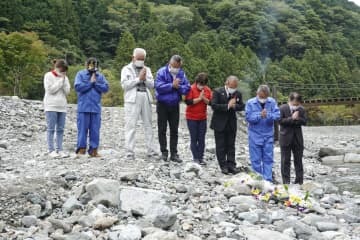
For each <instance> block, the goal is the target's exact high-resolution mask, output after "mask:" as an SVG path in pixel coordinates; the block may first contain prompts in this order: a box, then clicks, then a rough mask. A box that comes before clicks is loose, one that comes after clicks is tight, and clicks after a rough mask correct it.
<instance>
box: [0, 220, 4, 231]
mask: <svg viewBox="0 0 360 240" xmlns="http://www.w3.org/2000/svg"><path fill="white" fill-rule="evenodd" d="M4 230H5V222H4V221H0V233H2V232H4Z"/></svg>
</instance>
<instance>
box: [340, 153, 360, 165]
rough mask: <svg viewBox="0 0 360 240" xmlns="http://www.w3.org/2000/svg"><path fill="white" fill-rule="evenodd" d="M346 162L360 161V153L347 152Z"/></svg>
mask: <svg viewBox="0 0 360 240" xmlns="http://www.w3.org/2000/svg"><path fill="white" fill-rule="evenodd" d="M344 162H345V163H360V154H356V153H347V154H345V157H344Z"/></svg>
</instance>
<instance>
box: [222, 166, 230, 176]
mask: <svg viewBox="0 0 360 240" xmlns="http://www.w3.org/2000/svg"><path fill="white" fill-rule="evenodd" d="M221 172H222V173H223V174H225V175H229V174H230V173H229V170H228V169H227V168H222V169H221Z"/></svg>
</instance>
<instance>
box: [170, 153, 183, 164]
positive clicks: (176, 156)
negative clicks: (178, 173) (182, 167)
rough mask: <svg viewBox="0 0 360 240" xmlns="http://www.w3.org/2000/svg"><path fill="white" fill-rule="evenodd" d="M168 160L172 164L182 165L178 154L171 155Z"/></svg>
mask: <svg viewBox="0 0 360 240" xmlns="http://www.w3.org/2000/svg"><path fill="white" fill-rule="evenodd" d="M170 160H171V161H173V162H177V163H182V160H181V158H180V157H179V155H178V154H174V155H171V157H170Z"/></svg>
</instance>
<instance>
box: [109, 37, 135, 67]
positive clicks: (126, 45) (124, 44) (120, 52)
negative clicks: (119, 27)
mask: <svg viewBox="0 0 360 240" xmlns="http://www.w3.org/2000/svg"><path fill="white" fill-rule="evenodd" d="M135 47H136V42H135V39H134V37H133V35H132V34H131V33H130V32H124V33H123V34H122V36H121V39H120V41H119V44H118V47H117V49H116V57H115V61H114V68H115V69H121V68H122V67H123V66H124V65H126V64H127V63H129V62H130V60H131V56H132V52H133V50H134V48H135Z"/></svg>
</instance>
